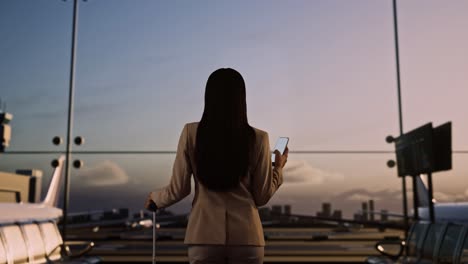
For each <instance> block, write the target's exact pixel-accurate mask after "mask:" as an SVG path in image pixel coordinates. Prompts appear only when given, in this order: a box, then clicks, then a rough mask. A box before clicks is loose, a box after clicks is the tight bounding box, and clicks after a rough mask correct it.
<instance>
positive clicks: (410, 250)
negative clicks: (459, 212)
mask: <svg viewBox="0 0 468 264" xmlns="http://www.w3.org/2000/svg"><path fill="white" fill-rule="evenodd" d="M467 232H468V225H462V224H455V223H434V224H431V223H427V222H416V223H414V224H413V225H412V226H411V228H410V230H409V232H408V237H407V239H406V241H401V240H382V241H379V242H377V244H376V245H375V248H376V250H377V251H378V252H380V253H381V254H382V256H378V257H376V256H372V257H368V258H367V263H372V264H380V263H439V264H440V263H468V239H467V234H468V233H467ZM395 246H396V249H395ZM392 247H393V248H392Z"/></svg>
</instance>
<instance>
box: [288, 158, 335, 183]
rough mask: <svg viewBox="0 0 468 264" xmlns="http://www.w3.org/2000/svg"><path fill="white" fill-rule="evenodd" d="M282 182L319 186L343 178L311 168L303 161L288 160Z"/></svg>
mask: <svg viewBox="0 0 468 264" xmlns="http://www.w3.org/2000/svg"><path fill="white" fill-rule="evenodd" d="M283 179H284V182H286V183H308V184H314V185H319V184H323V183H324V182H325V181H327V180H342V179H344V176H343V175H342V174H339V173H332V172H328V171H324V170H321V169H318V168H314V167H312V166H311V165H310V164H309V163H307V162H306V161H304V160H291V159H290V160H288V163H287V165H286V167H285V168H284V177H283Z"/></svg>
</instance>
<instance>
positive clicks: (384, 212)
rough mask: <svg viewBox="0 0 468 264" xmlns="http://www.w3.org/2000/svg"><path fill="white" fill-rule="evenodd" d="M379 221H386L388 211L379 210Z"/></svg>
mask: <svg viewBox="0 0 468 264" xmlns="http://www.w3.org/2000/svg"><path fill="white" fill-rule="evenodd" d="M380 221H382V222H386V221H388V211H387V210H381V211H380Z"/></svg>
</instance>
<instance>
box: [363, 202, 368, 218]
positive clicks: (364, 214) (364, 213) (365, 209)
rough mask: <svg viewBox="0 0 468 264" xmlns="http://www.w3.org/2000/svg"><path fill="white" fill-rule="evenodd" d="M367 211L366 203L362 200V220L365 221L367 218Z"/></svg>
mask: <svg viewBox="0 0 468 264" xmlns="http://www.w3.org/2000/svg"><path fill="white" fill-rule="evenodd" d="M367 214H368V211H367V203H366V202H363V203H362V219H361V220H362V221H367V220H368V219H369V218H368V216H367Z"/></svg>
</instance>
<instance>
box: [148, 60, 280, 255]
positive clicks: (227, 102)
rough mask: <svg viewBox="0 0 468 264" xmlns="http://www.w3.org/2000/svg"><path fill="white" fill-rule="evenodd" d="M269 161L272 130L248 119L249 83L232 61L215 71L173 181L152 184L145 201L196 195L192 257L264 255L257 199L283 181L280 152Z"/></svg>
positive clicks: (187, 129)
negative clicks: (154, 188) (158, 185)
mask: <svg viewBox="0 0 468 264" xmlns="http://www.w3.org/2000/svg"><path fill="white" fill-rule="evenodd" d="M275 154H276V155H275V163H274V164H275V165H274V166H272V161H271V152H270V143H269V138H268V133H267V132H265V131H262V130H260V129H257V128H254V127H252V126H250V125H249V123H248V121H247V103H246V92H245V83H244V79H243V78H242V76H241V74H240V73H239V72H237V71H236V70H233V69H230V68H227V69H226V68H222V69H218V70H216V71H214V72H213V73H212V74H211V75H210V77H209V78H208V81H207V84H206V90H205V108H204V112H203V116H202V118H201V121H200V122H195V123H188V124H186V125H185V126H184V128H183V130H182V133H181V136H180V139H179V143H178V147H177V154H176V157H175V161H174V166H173V171H172V177H171V180H170V183H169V185H167V186H166V187H164V188H162V189H160V190H157V191H154V192H151V193H150V194H149V196H148V198H147V200H146V203H145V208H147V209H149V210H153V211H154V210H157V209H158V208H165V207H168V206H170V205H172V204H174V203H176V202H178V201H180V200H181V199H183V198H184V197H186V196H187V195H189V194H190V192H191V176H192V175H193V176H194V182H195V196H194V199H193V202H192V210H191V213H190V217H189V220H188V225H187V230H186V235H185V240H184V243H185V244H188V245H189V249H188V256H189V260H190V263H191V264H195V263H197V264H198V263H263V255H264V246H265V241H264V234H263V228H262V223H261V221H260V217H259V214H258V209H257V207H259V206H263V205H265V204H266V203H267V202H268V201H269V200H270V198H271V197H272V196H273V194H274V193H275V192H276V190H277V189H278V188H279V187H280V185H281V184H282V183H283V167H284V166H285V164H286V162H287V158H288V149H287V148H286V150H285V152H284V154H283V155H281V153H280V152H279V151H278V150H275Z"/></svg>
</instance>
